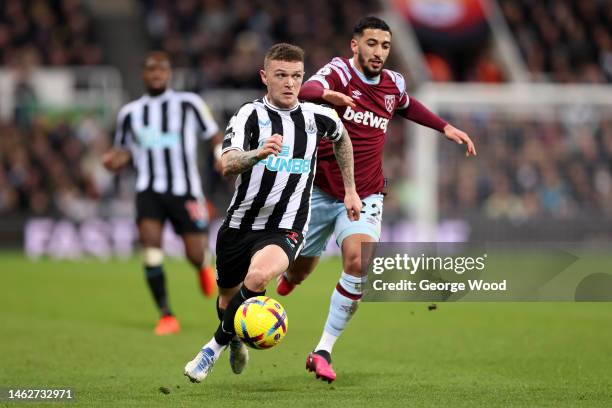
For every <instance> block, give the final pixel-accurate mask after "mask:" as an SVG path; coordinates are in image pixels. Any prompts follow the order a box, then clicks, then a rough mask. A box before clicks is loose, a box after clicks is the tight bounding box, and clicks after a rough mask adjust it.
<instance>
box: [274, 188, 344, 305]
mask: <svg viewBox="0 0 612 408" xmlns="http://www.w3.org/2000/svg"><path fill="white" fill-rule="evenodd" d="M338 204H339V202H338V200H336V199H335V198H333V197H330V196H329V195H327V194H326V193H324V192H323V191H321V190H319V189H318V188H316V187H315V188H314V189H313V192H312V199H311V203H310V207H311V214H310V221H309V222H308V232H307V233H306V237H305V239H304V249H302V251H301V253H300V256H299V257H298V258H297V259H296V260H295V262H293V263H292V264H291V266H290V267H289V269H288V270H287V271H286V272H285V273H283V274H282V275H281V276H280V277H279V279H278V284H277V286H276V292H277V293H278V294H279V295H281V296H286V295H288V294H289V293H291V291H293V289H294V288H295V287H296V285H299V284H300V283H302V282H303V281H304V279H306V278H307V277H308V275H310V273H312V271H314V269H315V267H316V266H317V263H318V262H319V257H320V256H321V254H322V253H323V251H324V250H325V248H326V247H327V243H328V242H329V238H330V237H331V234H332V233H333V231H334V223H335V219H336V213H337V208H338Z"/></svg>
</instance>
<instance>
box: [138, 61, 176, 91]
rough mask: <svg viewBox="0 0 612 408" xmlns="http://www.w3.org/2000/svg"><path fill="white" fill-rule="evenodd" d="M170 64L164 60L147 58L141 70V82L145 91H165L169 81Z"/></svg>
mask: <svg viewBox="0 0 612 408" xmlns="http://www.w3.org/2000/svg"><path fill="white" fill-rule="evenodd" d="M171 73H172V71H171V69H170V62H169V61H168V60H167V59H165V58H158V57H149V58H147V59H146V61H145V64H144V68H143V70H142V80H143V81H144V84H145V87H146V88H147V91H149V92H153V93H159V92H163V91H165V90H166V88H167V87H168V82H169V81H170V75H171Z"/></svg>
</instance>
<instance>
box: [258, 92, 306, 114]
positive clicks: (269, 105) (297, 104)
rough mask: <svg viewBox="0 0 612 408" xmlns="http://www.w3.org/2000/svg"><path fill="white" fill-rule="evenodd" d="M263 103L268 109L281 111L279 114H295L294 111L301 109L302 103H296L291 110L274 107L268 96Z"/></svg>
mask: <svg viewBox="0 0 612 408" xmlns="http://www.w3.org/2000/svg"><path fill="white" fill-rule="evenodd" d="M263 103H264V105H265V106H267V107H268V108H270V109H273V110H275V111H279V112H293V111H295V110H297V108H299V106H300V102H299V101H298V102H296V103H295V105H294V106H293V107H291V108H279V107H278V106H274V105H272V102H270V101H269V100H268V96H267V95H265V96H264V97H263Z"/></svg>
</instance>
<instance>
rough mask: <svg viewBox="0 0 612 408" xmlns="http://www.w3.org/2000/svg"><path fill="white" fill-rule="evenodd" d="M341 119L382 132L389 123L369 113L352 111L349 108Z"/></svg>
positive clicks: (348, 107) (387, 120)
mask: <svg viewBox="0 0 612 408" xmlns="http://www.w3.org/2000/svg"><path fill="white" fill-rule="evenodd" d="M342 119H345V120H350V121H351V122H355V123H358V124H363V125H364V126H370V127H373V128H376V129H381V130H384V131H386V130H387V123H389V119H387V118H381V117H380V116H376V115H375V114H374V113H372V112H370V111H365V112H357V111H354V110H353V109H352V108H351V107H350V106H347V107H346V110H345V111H344V115H343V116H342Z"/></svg>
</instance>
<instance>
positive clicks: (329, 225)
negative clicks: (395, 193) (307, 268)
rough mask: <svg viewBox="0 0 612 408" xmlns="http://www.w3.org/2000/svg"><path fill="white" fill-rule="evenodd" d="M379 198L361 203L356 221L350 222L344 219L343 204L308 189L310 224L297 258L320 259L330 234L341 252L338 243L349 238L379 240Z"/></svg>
mask: <svg viewBox="0 0 612 408" xmlns="http://www.w3.org/2000/svg"><path fill="white" fill-rule="evenodd" d="M383 198H384V196H383V195H382V194H380V193H377V194H372V195H369V196H367V197H366V198H365V199H363V200H362V204H363V208H362V209H361V216H360V217H359V220H358V221H351V220H349V219H348V217H347V215H346V209H345V208H344V202H343V201H341V200H338V199H336V198H335V197H332V196H330V195H328V194H327V193H324V192H323V191H322V190H320V189H319V188H317V187H314V188H313V189H312V198H311V202H310V222H309V223H308V232H307V233H306V237H305V242H306V243H305V244H304V249H302V253H301V254H300V255H301V256H320V255H321V254H322V253H323V251H324V250H325V248H326V247H327V243H328V242H329V238H330V237H331V235H332V233H333V234H334V235H335V236H336V243H337V244H338V246H339V247H341V248H342V241H344V239H345V238H346V237H348V236H349V235H353V234H366V235H369V236H371V237H372V238H373V239H374V240H375V241H376V242H378V241H379V240H380V228H381V223H382V214H383Z"/></svg>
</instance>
